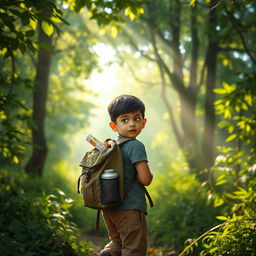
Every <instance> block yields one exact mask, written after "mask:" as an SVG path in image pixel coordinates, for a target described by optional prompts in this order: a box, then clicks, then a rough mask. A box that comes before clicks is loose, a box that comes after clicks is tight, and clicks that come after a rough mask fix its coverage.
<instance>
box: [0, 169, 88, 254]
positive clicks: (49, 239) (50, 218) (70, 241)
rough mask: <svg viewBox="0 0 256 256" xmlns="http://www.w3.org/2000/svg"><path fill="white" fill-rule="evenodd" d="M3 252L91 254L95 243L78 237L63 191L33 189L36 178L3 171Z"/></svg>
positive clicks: (0, 191) (0, 233)
mask: <svg viewBox="0 0 256 256" xmlns="http://www.w3.org/2000/svg"><path fill="white" fill-rule="evenodd" d="M0 183H1V187H0V197H1V200H0V201H1V203H0V206H1V220H0V236H1V245H0V250H1V255H31V256H32V255H47V256H48V255H52V256H58V255H65V256H68V255H70V256H71V255H72V256H75V255H88V256H89V255H90V256H91V255H92V249H91V247H92V245H91V244H89V243H86V242H82V241H80V242H79V241H78V240H77V236H78V233H77V228H76V225H75V224H74V223H73V222H71V221H70V218H71V215H70V212H69V208H70V207H71V206H72V200H70V199H68V198H66V196H65V194H64V193H63V192H62V191H60V190H59V191H58V193H57V194H56V195H52V194H50V195H46V194H44V193H42V192H40V191H37V192H35V191H33V190H31V187H33V186H34V184H33V180H31V179H28V178H26V177H25V176H24V175H22V174H18V175H13V174H10V173H7V172H6V171H3V170H1V173H0Z"/></svg>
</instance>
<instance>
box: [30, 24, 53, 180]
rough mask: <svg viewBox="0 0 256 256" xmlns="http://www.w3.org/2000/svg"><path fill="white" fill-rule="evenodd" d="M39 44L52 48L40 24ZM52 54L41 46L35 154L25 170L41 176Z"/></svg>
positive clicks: (34, 140) (33, 131)
mask: <svg viewBox="0 0 256 256" xmlns="http://www.w3.org/2000/svg"><path fill="white" fill-rule="evenodd" d="M39 42H40V43H42V44H43V45H48V46H51V44H52V38H51V37H49V36H47V35H46V34H45V33H44V31H43V30H42V27H41V24H39ZM50 63H51V53H50V51H47V50H46V49H44V48H43V47H41V46H40V48H39V52H38V61H37V67H36V77H35V88H34V93H33V121H34V127H33V129H32V141H33V145H34V147H33V153H32V156H31V158H30V159H29V161H28V163H27V165H26V167H25V170H26V172H27V173H30V174H35V175H38V176H41V175H42V174H43V169H44V165H45V161H46V157H47V143H46V138H45V115H46V100H47V91H48V82H49V71H50Z"/></svg>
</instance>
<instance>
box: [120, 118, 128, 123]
mask: <svg viewBox="0 0 256 256" xmlns="http://www.w3.org/2000/svg"><path fill="white" fill-rule="evenodd" d="M121 121H122V122H123V123H125V124H126V123H128V121H129V120H128V119H127V118H124V119H122V120H121Z"/></svg>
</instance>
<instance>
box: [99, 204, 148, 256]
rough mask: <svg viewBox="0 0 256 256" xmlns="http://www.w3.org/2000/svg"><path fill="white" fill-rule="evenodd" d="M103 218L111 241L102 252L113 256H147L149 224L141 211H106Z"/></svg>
mask: <svg viewBox="0 0 256 256" xmlns="http://www.w3.org/2000/svg"><path fill="white" fill-rule="evenodd" d="M103 218H104V221H105V224H106V227H107V230H108V234H109V239H110V240H111V241H110V243H108V244H107V245H106V246H105V248H104V249H103V250H102V251H101V252H109V253H110V254H111V256H145V255H147V223H146V217H145V214H144V213H142V212H141V211H139V210H119V209H104V210H103Z"/></svg>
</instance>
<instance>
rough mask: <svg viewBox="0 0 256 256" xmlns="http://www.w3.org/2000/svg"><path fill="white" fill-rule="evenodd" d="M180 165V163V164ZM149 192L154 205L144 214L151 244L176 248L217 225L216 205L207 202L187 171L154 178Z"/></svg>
mask: <svg viewBox="0 0 256 256" xmlns="http://www.w3.org/2000/svg"><path fill="white" fill-rule="evenodd" d="M180 166H181V165H180ZM150 194H151V195H152V197H153V200H154V203H155V207H154V208H152V209H150V212H149V215H148V222H149V225H148V226H149V227H148V228H149V235H150V236H149V237H150V241H151V242H150V243H151V246H161V247H168V248H169V249H172V251H173V252H175V251H176V253H177V251H180V250H181V249H182V248H183V247H184V243H185V242H186V241H191V240H193V239H195V238H196V237H197V236H199V235H200V234H202V233H203V232H204V231H206V230H207V229H209V228H210V227H212V226H214V225H215V224H217V220H216V218H215V216H216V214H217V215H218V214H219V213H220V209H219V208H212V206H210V205H207V193H206V192H205V191H204V189H203V188H202V187H201V185H200V183H199V182H198V181H197V180H196V178H195V176H194V175H190V174H188V170H186V168H184V169H183V170H179V171H176V170H175V167H174V166H172V168H170V170H169V172H168V173H165V174H162V175H159V176H158V177H157V178H155V179H154V183H153V184H152V187H150Z"/></svg>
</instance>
